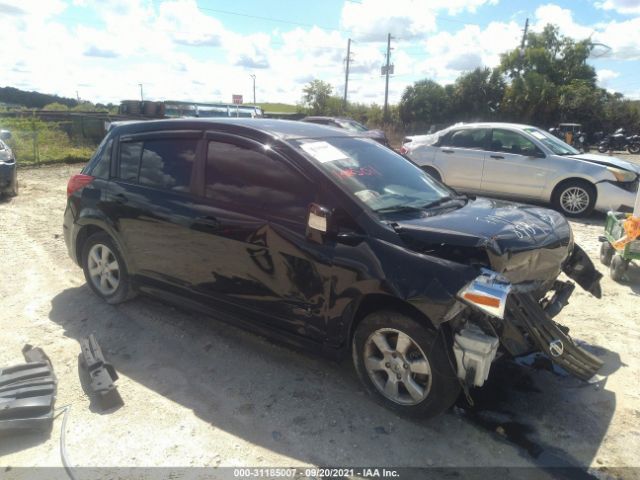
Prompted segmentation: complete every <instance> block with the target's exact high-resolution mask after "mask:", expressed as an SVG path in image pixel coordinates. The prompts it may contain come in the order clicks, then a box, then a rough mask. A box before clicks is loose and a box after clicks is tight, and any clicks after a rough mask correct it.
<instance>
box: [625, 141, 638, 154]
mask: <svg viewBox="0 0 640 480" xmlns="http://www.w3.org/2000/svg"><path fill="white" fill-rule="evenodd" d="M627 150H628V151H629V153H634V154H636V153H640V143H632V144H630V145H629V146H628V147H627Z"/></svg>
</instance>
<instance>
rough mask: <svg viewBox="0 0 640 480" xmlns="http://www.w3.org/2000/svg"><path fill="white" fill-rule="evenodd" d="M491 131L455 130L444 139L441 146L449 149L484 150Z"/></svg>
mask: <svg viewBox="0 0 640 480" xmlns="http://www.w3.org/2000/svg"><path fill="white" fill-rule="evenodd" d="M489 131H490V130H489V129H487V128H473V129H471V128H467V129H462V130H455V131H453V132H451V133H449V134H447V135H446V136H445V137H444V138H443V140H442V143H441V145H442V146H447V147H456V148H470V149H474V150H484V148H485V146H486V140H487V137H488V135H489Z"/></svg>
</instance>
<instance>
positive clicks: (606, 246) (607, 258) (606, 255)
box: [600, 241, 616, 267]
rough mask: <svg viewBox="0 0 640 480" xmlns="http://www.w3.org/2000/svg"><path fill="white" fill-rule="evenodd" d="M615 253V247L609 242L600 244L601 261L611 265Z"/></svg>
mask: <svg viewBox="0 0 640 480" xmlns="http://www.w3.org/2000/svg"><path fill="white" fill-rule="evenodd" d="M615 253H616V251H615V249H614V248H613V246H611V244H610V243H609V242H607V241H604V242H602V245H600V263H602V264H603V265H605V266H607V267H608V266H609V265H611V259H612V258H613V256H614V255H615Z"/></svg>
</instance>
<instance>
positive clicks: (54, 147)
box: [0, 114, 105, 164]
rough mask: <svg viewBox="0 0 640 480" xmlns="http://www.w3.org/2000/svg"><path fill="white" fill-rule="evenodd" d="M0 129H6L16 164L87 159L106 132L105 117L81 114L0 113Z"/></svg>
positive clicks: (69, 161)
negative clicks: (40, 115)
mask: <svg viewBox="0 0 640 480" xmlns="http://www.w3.org/2000/svg"><path fill="white" fill-rule="evenodd" d="M0 129H4V130H9V131H10V132H11V138H10V139H9V140H7V141H6V143H8V144H9V146H10V147H11V149H12V150H13V152H14V154H15V156H16V160H17V162H18V164H47V163H56V162H68V163H71V162H82V161H87V160H89V158H90V157H91V155H92V154H93V151H94V150H95V148H96V146H97V145H98V143H100V140H101V139H102V137H103V136H104V133H105V120H104V119H102V118H96V117H92V116H83V115H60V116H58V118H53V119H52V118H46V117H45V118H42V117H38V116H36V115H35V114H34V115H24V116H15V115H11V116H9V115H0Z"/></svg>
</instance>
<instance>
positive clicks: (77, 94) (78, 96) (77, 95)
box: [76, 90, 80, 103]
mask: <svg viewBox="0 0 640 480" xmlns="http://www.w3.org/2000/svg"><path fill="white" fill-rule="evenodd" d="M76 99H77V100H78V103H80V94H79V93H78V90H76Z"/></svg>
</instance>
